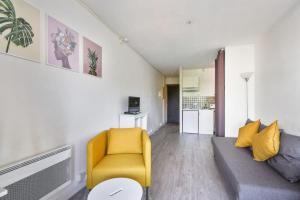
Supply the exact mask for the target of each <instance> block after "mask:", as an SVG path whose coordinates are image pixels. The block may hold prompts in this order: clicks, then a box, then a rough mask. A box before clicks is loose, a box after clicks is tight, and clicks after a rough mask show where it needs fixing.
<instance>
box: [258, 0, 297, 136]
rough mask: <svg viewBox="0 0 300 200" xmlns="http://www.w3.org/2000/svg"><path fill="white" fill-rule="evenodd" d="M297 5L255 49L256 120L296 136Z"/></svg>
mask: <svg viewBox="0 0 300 200" xmlns="http://www.w3.org/2000/svg"><path fill="white" fill-rule="evenodd" d="M299 21H300V5H299V4H298V6H297V7H295V8H294V9H293V10H292V11H290V13H289V15H287V16H285V18H284V19H282V20H281V21H280V22H278V23H277V24H276V25H275V26H274V27H273V28H272V29H271V30H270V31H269V32H268V33H267V34H266V35H265V36H264V37H263V38H262V39H261V40H260V41H259V43H258V44H257V48H256V57H257V62H256V117H257V118H261V120H262V121H263V122H265V123H270V122H272V121H274V120H276V119H277V120H279V126H280V127H281V128H283V129H285V131H286V132H288V133H291V134H296V135H300V123H299V119H300V106H299V102H300V59H299V57H300V50H299V49H300V24H299Z"/></svg>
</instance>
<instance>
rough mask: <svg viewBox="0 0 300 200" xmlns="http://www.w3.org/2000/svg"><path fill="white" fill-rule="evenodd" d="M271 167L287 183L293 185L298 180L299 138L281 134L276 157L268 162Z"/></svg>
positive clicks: (299, 168) (299, 162)
mask: <svg viewBox="0 0 300 200" xmlns="http://www.w3.org/2000/svg"><path fill="white" fill-rule="evenodd" d="M268 164H269V165H270V166H271V167H273V168H274V169H275V170H276V171H277V172H278V173H279V174H281V175H282V176H283V177H284V178H286V179H287V180H288V181H290V182H292V183H294V182H297V181H299V180H300V137H297V136H294V135H289V134H286V133H284V132H283V133H282V134H281V140H280V150H279V153H278V155H277V156H275V157H273V158H271V159H269V160H268Z"/></svg>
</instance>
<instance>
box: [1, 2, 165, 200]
mask: <svg viewBox="0 0 300 200" xmlns="http://www.w3.org/2000/svg"><path fill="white" fill-rule="evenodd" d="M29 2H31V3H33V4H34V5H35V6H37V7H38V8H41V9H42V10H44V11H46V12H47V13H49V14H50V15H51V16H54V17H55V18H57V19H59V20H60V21H62V22H63V23H65V24H67V25H68V26H70V27H72V28H73V29H75V30H77V31H78V32H79V33H81V34H82V35H84V36H86V37H88V38H90V39H91V40H93V41H95V42H97V43H98V44H100V45H101V46H102V47H103V78H101V79H99V78H95V77H91V76H89V75H84V74H80V73H75V72H70V71H67V70H63V69H58V68H54V67H50V66H47V65H45V64H39V63H34V62H30V61H26V60H22V59H17V58H14V57H11V56H6V55H0V61H1V67H0V91H1V93H0V99H1V104H0V110H1V112H0V166H3V165H6V164H8V163H11V162H14V161H17V160H20V159H23V158H25V157H28V156H32V155H35V154H37V153H40V152H43V151H47V150H49V149H52V148H56V147H59V146H61V145H64V144H72V145H73V147H74V160H73V162H74V177H75V176H76V175H78V174H79V173H80V172H83V171H85V166H86V156H85V155H86V144H87V141H88V140H89V139H90V138H92V137H93V136H95V135H96V134H98V133H99V132H100V131H102V130H105V129H108V128H110V127H118V124H119V114H120V113H122V112H124V111H125V110H126V109H127V98H128V96H129V95H133V96H140V97H141V104H142V110H143V111H145V112H148V113H149V129H150V130H156V129H158V128H159V126H160V124H161V123H162V122H163V113H162V107H163V103H162V99H161V98H160V97H159V96H158V92H159V90H160V89H161V87H162V85H163V76H162V74H161V73H159V72H158V71H157V70H155V69H154V68H153V67H152V66H150V64H148V63H147V62H146V61H145V60H144V59H143V58H141V57H140V56H139V55H138V54H137V53H135V51H133V50H132V49H131V48H129V47H128V46H127V45H124V44H123V45H121V44H120V42H119V39H118V36H117V35H115V34H114V33H112V32H111V31H110V30H109V29H108V28H107V27H106V26H105V25H104V24H103V23H101V22H100V21H99V20H98V19H97V18H96V17H94V16H93V15H91V14H90V13H89V12H88V11H87V10H86V9H84V8H83V7H82V6H81V5H79V4H78V3H77V2H76V1H73V0H64V1H61V0H51V1H39V0H30V1H29ZM43 20H44V17H43V19H42V21H43ZM42 49H45V44H44V43H43V44H42ZM42 54H43V62H42V63H45V60H44V57H45V52H44V51H42ZM74 177H73V178H74ZM83 185H84V183H82V184H81V185H78V183H76V182H75V181H73V182H72V185H71V186H70V187H69V188H68V190H66V191H64V193H62V194H61V195H62V196H60V197H59V198H58V199H67V198H68V197H69V196H70V195H72V194H73V193H74V192H76V190H77V189H79V188H80V187H82V186H83Z"/></svg>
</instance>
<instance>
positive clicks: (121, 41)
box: [119, 36, 129, 44]
mask: <svg viewBox="0 0 300 200" xmlns="http://www.w3.org/2000/svg"><path fill="white" fill-rule="evenodd" d="M119 40H120V43H121V44H123V43H128V42H129V40H128V38H127V37H123V36H121V37H120V38H119Z"/></svg>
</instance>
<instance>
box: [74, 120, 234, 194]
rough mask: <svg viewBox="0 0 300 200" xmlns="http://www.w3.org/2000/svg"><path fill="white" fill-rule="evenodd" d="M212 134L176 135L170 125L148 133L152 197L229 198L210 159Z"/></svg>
mask: <svg viewBox="0 0 300 200" xmlns="http://www.w3.org/2000/svg"><path fill="white" fill-rule="evenodd" d="M211 137H212V136H210V135H197V134H179V128H178V125H173V124H167V125H165V126H164V127H162V128H161V129H160V130H158V131H157V132H156V133H155V134H153V135H152V136H151V141H152V187H151V188H150V199H151V200H229V199H231V197H230V195H229V194H228V193H227V190H226V187H225V182H224V180H223V178H222V176H221V175H220V173H219V171H218V169H217V167H216V164H215V161H214V158H213V151H212V145H211ZM87 195H88V191H87V190H86V189H85V188H84V189H82V190H81V191H80V192H78V193H77V194H75V195H74V196H73V197H72V198H71V199H70V200H86V199H87ZM143 199H145V197H143ZM124 200H126V199H124ZM128 200H129V199H128Z"/></svg>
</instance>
